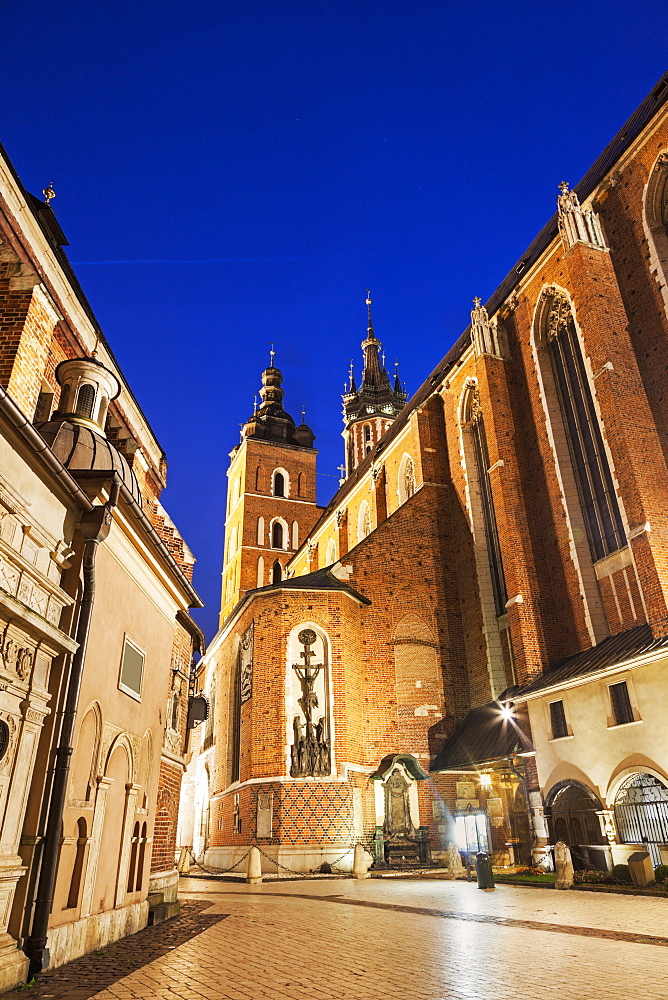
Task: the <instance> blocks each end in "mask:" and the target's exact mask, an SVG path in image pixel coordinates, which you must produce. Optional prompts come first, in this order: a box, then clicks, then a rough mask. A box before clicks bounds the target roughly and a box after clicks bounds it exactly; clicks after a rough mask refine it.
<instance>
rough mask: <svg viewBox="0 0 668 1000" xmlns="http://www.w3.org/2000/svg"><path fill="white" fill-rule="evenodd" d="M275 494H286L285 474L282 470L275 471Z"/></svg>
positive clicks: (278, 495) (282, 495) (279, 495)
mask: <svg viewBox="0 0 668 1000" xmlns="http://www.w3.org/2000/svg"><path fill="white" fill-rule="evenodd" d="M273 494H274V496H275V497H284V496H285V476H284V475H283V473H282V472H275V473H274V488H273Z"/></svg>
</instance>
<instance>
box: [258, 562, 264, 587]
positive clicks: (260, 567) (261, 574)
mask: <svg viewBox="0 0 668 1000" xmlns="http://www.w3.org/2000/svg"><path fill="white" fill-rule="evenodd" d="M257 585H258V587H264V559H263V557H262V556H260V557H259V559H258V561H257Z"/></svg>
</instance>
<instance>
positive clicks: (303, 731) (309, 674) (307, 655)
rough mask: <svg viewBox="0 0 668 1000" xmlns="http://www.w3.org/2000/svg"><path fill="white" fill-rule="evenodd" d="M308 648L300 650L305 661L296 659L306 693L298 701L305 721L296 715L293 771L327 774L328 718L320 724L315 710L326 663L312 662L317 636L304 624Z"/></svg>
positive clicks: (296, 773) (304, 641)
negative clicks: (315, 723) (321, 676)
mask: <svg viewBox="0 0 668 1000" xmlns="http://www.w3.org/2000/svg"><path fill="white" fill-rule="evenodd" d="M298 639H299V641H300V642H301V644H302V646H303V647H304V649H303V650H302V652H301V653H300V656H301V658H302V659H303V661H304V662H303V663H293V664H292V669H293V670H294V672H295V673H296V675H297V677H298V678H299V684H300V686H301V692H302V696H301V698H298V699H297V704H298V705H299V707H300V708H301V710H302V713H303V716H304V722H303V723H302V720H301V719H300V717H299V716H298V715H295V717H294V719H293V720H292V722H293V731H294V743H293V745H292V747H291V751H290V757H291V762H290V774H291V775H292V777H293V778H297V777H306V776H309V775H323V774H329V772H330V747H329V739H328V735H327V719H326V717H325V716H324V715H322V716H320V718H319V719H318V722H317V725H315V726H314V725H313V710H314V709H315V708H318V696H317V694H316V692H315V682H316V680H317V678H318V675H319V674H320V672H321V671H324V669H325V665H324V663H316V664H312V663H311V660H313V659H314V658H315V656H316V654H315V653H314V652H313V650H312V648H311V647H312V646H313V644H314V643H315V642H316V639H317V636H316V634H315V632H314V631H313V629H310V628H304V629H302V630H301V632H300V633H299V636H298Z"/></svg>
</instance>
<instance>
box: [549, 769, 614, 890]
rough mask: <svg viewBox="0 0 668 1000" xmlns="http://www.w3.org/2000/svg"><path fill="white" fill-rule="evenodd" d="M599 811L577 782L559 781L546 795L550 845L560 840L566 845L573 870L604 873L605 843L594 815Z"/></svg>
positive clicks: (599, 824) (596, 802)
mask: <svg viewBox="0 0 668 1000" xmlns="http://www.w3.org/2000/svg"><path fill="white" fill-rule="evenodd" d="M602 809H603V806H602V804H601V802H600V801H599V799H598V798H597V797H596V796H595V795H594V793H593V792H592V791H590V790H589V789H588V788H587V786H586V785H583V784H581V783H580V782H579V781H564V782H561V783H560V784H559V785H557V786H555V788H553V789H552V790H551V792H550V795H549V796H548V807H547V809H546V814H547V818H548V822H549V825H550V833H551V838H552V843H553V844H554V843H556V842H557V841H558V840H563V842H564V843H565V844H568V846H569V847H570V848H571V856H572V858H573V867H574V868H575V869H577V870H581V869H587V868H594V869H598V870H599V871H607V870H608V867H609V865H608V855H609V848H608V841H607V838H606V836H605V835H604V833H603V830H602V829H601V823H600V820H599V817H598V815H597V813H598V812H600V811H602Z"/></svg>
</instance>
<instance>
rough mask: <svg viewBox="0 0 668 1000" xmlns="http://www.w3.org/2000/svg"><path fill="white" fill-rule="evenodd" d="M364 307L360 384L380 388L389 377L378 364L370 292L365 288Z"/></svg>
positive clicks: (377, 345)
mask: <svg viewBox="0 0 668 1000" xmlns="http://www.w3.org/2000/svg"><path fill="white" fill-rule="evenodd" d="M366 309H367V330H366V340H363V341H362V350H363V351H364V371H363V372H362V385H371V386H374V387H376V388H380V386H381V385H383V383H384V382H387V383H388V385H389V379H388V377H387V372H386V371H385V369H384V368H381V364H380V357H379V353H380V347H381V344H380V341H379V340H377V339H376V335H375V333H374V332H373V320H372V319H371V292H370V291H369V289H368V288H367V290H366Z"/></svg>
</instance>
